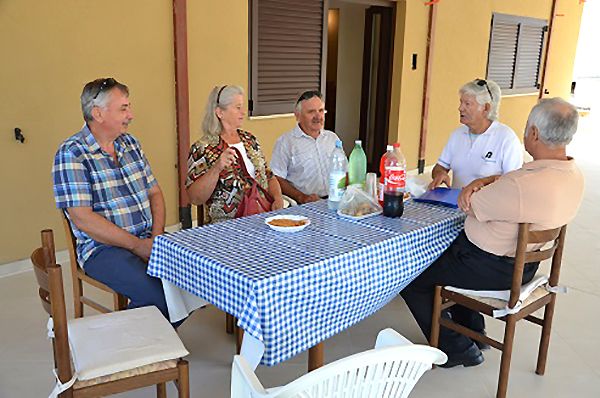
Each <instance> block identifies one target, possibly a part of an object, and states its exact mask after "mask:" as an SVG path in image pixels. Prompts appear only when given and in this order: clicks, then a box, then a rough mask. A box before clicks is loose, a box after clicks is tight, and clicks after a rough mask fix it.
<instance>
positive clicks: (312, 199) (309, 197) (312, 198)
mask: <svg viewBox="0 0 600 398" xmlns="http://www.w3.org/2000/svg"><path fill="white" fill-rule="evenodd" d="M299 199H300V200H299V202H300V204H304V203H309V202H316V201H317V200H321V198H320V197H319V195H317V194H314V193H311V194H310V195H306V194H302V196H300V198H299Z"/></svg>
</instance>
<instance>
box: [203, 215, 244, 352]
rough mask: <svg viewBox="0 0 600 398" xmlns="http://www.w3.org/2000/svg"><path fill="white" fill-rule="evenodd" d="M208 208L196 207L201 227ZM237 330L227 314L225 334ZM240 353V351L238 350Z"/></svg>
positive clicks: (231, 318)
mask: <svg viewBox="0 0 600 398" xmlns="http://www.w3.org/2000/svg"><path fill="white" fill-rule="evenodd" d="M207 217H208V208H207V207H206V205H205V204H201V205H196V222H197V224H198V226H199V227H201V226H203V225H205V224H206V223H207ZM234 330H235V318H234V317H233V315H231V314H228V313H225V332H227V334H233V333H234ZM238 352H239V350H238Z"/></svg>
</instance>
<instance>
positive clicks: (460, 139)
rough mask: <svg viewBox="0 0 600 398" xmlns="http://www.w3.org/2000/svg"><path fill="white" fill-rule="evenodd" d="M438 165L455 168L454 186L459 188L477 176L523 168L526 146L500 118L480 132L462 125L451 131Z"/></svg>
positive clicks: (453, 173) (453, 172) (499, 173)
mask: <svg viewBox="0 0 600 398" xmlns="http://www.w3.org/2000/svg"><path fill="white" fill-rule="evenodd" d="M438 164H439V165H440V166H443V167H445V168H446V169H450V170H452V188H459V189H460V188H463V187H464V186H466V185H468V184H469V183H470V182H471V181H473V180H475V179H477V178H482V177H488V176H491V175H501V174H506V173H508V172H509V171H513V170H516V169H518V168H520V167H521V166H522V165H523V145H522V144H521V142H520V141H519V139H518V138H517V136H516V134H515V132H514V131H513V130H512V129H511V128H510V127H508V126H507V125H505V124H502V123H500V122H498V121H497V120H494V121H493V122H492V124H491V125H490V127H489V128H488V129H487V130H486V131H485V132H483V133H482V134H479V135H472V134H470V133H469V128H468V127H467V126H465V125H461V126H460V127H458V128H457V129H456V130H454V131H453V132H452V135H451V136H450V139H449V140H448V143H447V144H446V146H445V147H444V150H443V151H442V154H441V156H440V158H439V159H438Z"/></svg>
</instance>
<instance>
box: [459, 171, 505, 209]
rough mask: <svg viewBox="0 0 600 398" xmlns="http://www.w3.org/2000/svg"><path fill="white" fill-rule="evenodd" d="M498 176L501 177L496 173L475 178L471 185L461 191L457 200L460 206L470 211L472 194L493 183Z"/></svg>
mask: <svg viewBox="0 0 600 398" xmlns="http://www.w3.org/2000/svg"><path fill="white" fill-rule="evenodd" d="M498 178H500V176H496V175H494V176H489V177H483V178H478V179H476V180H473V181H472V182H471V183H470V184H469V185H467V186H466V187H464V188H463V189H462V191H460V194H459V195H458V201H457V203H458V207H460V208H461V210H462V211H464V212H467V211H469V210H470V209H471V196H472V195H473V194H474V193H475V192H477V191H479V190H480V189H481V188H483V187H485V186H486V185H489V184H491V183H493V182H494V181H496V180H497V179H498Z"/></svg>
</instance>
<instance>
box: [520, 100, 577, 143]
mask: <svg viewBox="0 0 600 398" xmlns="http://www.w3.org/2000/svg"><path fill="white" fill-rule="evenodd" d="M578 121H579V114H578V113H577V109H576V108H575V107H574V106H573V105H572V104H570V103H568V102H567V101H565V100H564V99H562V98H559V97H555V98H548V99H543V100H541V101H540V102H538V103H537V105H536V106H534V107H533V109H532V110H531V112H530V113H529V117H528V118H527V127H526V129H525V135H526V136H527V134H528V132H529V128H530V127H531V126H535V127H537V129H538V131H539V132H540V140H541V141H542V142H543V143H544V144H546V145H547V146H549V147H551V148H556V147H563V146H566V145H567V144H568V143H570V142H571V140H572V139H573V135H575V132H576V131H577V122H578Z"/></svg>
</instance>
